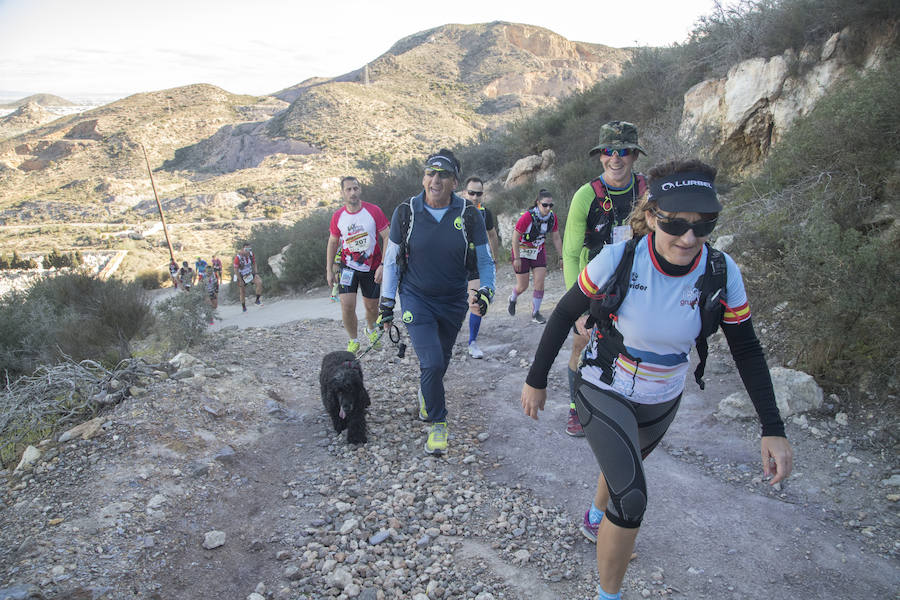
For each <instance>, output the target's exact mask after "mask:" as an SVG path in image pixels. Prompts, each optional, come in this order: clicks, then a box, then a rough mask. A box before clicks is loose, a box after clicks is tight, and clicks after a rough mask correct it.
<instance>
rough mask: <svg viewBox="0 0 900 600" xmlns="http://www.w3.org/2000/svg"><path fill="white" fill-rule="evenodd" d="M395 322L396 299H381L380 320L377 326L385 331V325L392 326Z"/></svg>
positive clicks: (376, 322) (379, 304) (379, 305)
mask: <svg viewBox="0 0 900 600" xmlns="http://www.w3.org/2000/svg"><path fill="white" fill-rule="evenodd" d="M393 321H394V299H393V298H385V297H384V296H382V297H381V301H380V302H379V303H378V320H377V321H375V324H376V325H378V328H379V329H384V327H385V325H388V326H389V325H390V324H391V323H392V322H393Z"/></svg>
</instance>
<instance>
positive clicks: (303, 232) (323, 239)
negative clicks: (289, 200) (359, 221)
mask: <svg viewBox="0 0 900 600" xmlns="http://www.w3.org/2000/svg"><path fill="white" fill-rule="evenodd" d="M332 214H333V211H331V210H328V209H320V210H316V211H313V212H312V213H310V214H308V215H307V216H306V217H305V218H304V219H302V220H300V221H298V222H297V223H295V224H294V226H293V228H291V231H290V240H289V241H290V244H291V246H290V248H288V250H287V252H286V253H285V257H284V273H282V275H281V281H283V282H284V283H286V284H289V285H293V286H299V287H312V286H316V285H324V283H325V251H326V249H327V247H328V237H329V231H328V228H329V225H330V223H331V215H332Z"/></svg>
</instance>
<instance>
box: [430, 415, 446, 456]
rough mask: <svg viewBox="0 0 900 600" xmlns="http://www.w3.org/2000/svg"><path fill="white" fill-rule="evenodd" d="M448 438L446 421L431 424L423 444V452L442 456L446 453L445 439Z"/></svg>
mask: <svg viewBox="0 0 900 600" xmlns="http://www.w3.org/2000/svg"><path fill="white" fill-rule="evenodd" d="M448 437H450V429H449V428H448V427H447V422H446V421H438V422H437V423H432V425H431V429H430V430H429V431H428V440H426V442H425V452H427V453H428V454H443V453H444V452H446V451H447V438H448Z"/></svg>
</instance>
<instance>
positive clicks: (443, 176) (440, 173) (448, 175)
mask: <svg viewBox="0 0 900 600" xmlns="http://www.w3.org/2000/svg"><path fill="white" fill-rule="evenodd" d="M435 175H437V176H438V177H440V178H441V179H450V178H451V177H453V173H451V172H450V171H438V170H436V169H425V177H434V176H435Z"/></svg>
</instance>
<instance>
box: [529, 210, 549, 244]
mask: <svg viewBox="0 0 900 600" xmlns="http://www.w3.org/2000/svg"><path fill="white" fill-rule="evenodd" d="M528 212H530V213H531V223H530V224H529V225H528V230H527V231H525V233H523V234H522V240H523V241H525V242H529V243H530V242H533V241H536V240H539V239H541V238H542V237H545V236H546V235H547V234H548V233H550V232H551V231H553V222H554V220H555V219H556V215H555V214H553V212H552V211H551V212H550V218H549V219H547V229H546V230H544V223H543V222H542V221H541V218H540V211H539V210H538V208H537V207H536V206H535V207H534V208H529V209H528Z"/></svg>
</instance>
